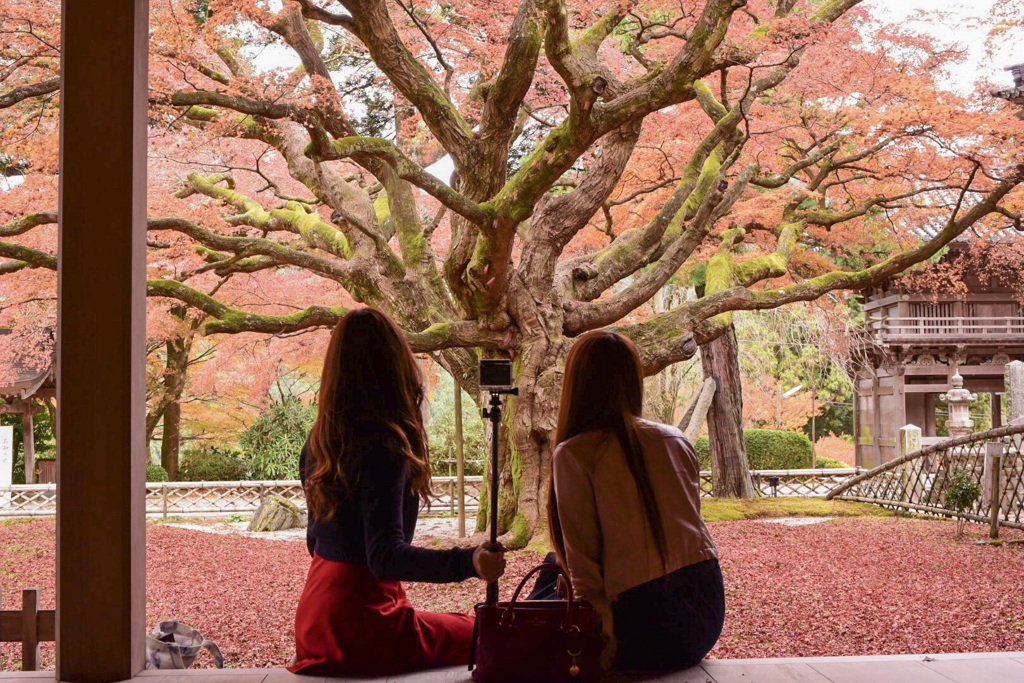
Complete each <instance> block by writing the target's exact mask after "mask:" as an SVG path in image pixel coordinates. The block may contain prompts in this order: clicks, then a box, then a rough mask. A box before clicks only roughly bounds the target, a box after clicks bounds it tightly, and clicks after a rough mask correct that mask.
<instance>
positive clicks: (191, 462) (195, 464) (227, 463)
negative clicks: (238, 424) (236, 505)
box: [178, 448, 245, 481]
mask: <svg viewBox="0 0 1024 683" xmlns="http://www.w3.org/2000/svg"><path fill="white" fill-rule="evenodd" d="M244 478H245V463H243V462H242V459H241V458H239V457H238V455H237V454H235V453H234V452H232V451H225V450H221V449H219V448H201V449H196V450H190V451H188V452H186V453H185V455H184V456H183V457H182V459H181V463H180V464H179V465H178V479H179V480H181V481H241V480H242V479H244Z"/></svg>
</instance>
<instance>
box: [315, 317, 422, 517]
mask: <svg viewBox="0 0 1024 683" xmlns="http://www.w3.org/2000/svg"><path fill="white" fill-rule="evenodd" d="M422 402H423V375H422V373H421V372H420V369H419V366H418V365H417V363H416V357H415V356H414V355H413V353H412V349H411V348H409V343H408V342H407V341H406V340H405V337H404V336H402V332H401V330H399V329H398V326H397V325H395V323H394V322H392V321H391V319H390V318H389V317H387V316H386V315H384V314H383V313H381V312H380V311H378V310H376V309H373V308H361V309H357V310H354V311H352V312H350V313H348V314H347V315H345V316H344V317H343V318H342V319H341V320H340V321H338V325H337V326H336V327H335V328H334V332H333V333H332V334H331V341H330V344H329V345H328V346H327V357H326V358H325V359H324V369H323V373H322V374H321V375H320V403H319V406H318V408H317V413H316V422H315V423H314V424H313V429H312V431H311V432H310V434H309V455H310V456H311V457H312V462H313V465H312V471H311V472H310V474H309V476H308V477H307V478H306V487H305V488H306V499H307V503H308V505H309V509H310V510H312V511H313V513H314V514H315V515H316V516H317V517H319V518H320V519H324V520H327V519H330V518H331V517H333V516H334V513H335V511H336V510H337V508H338V502H339V500H338V498H339V494H338V491H339V489H338V485H340V487H341V489H342V490H344V491H348V490H349V488H350V482H349V481H348V478H347V476H346V473H345V465H346V462H347V459H348V457H349V456H350V452H349V451H350V447H351V444H352V441H353V439H354V438H355V436H356V434H357V433H358V432H359V431H364V432H365V430H367V429H370V430H374V431H376V430H380V431H383V432H384V433H386V434H388V435H389V436H391V437H393V438H394V441H395V442H396V443H397V445H398V447H399V448H400V449H401V451H402V454H403V455H404V456H405V459H406V461H407V465H408V472H409V480H410V481H411V482H412V489H413V491H415V492H417V493H419V494H420V495H421V496H427V495H429V493H430V458H429V457H428V454H427V435H426V431H425V430H424V428H423V416H422V413H421V412H420V406H421V404H422Z"/></svg>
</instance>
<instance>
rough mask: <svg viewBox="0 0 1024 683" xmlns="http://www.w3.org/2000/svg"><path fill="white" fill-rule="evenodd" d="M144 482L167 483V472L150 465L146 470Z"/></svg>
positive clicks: (158, 466)
mask: <svg viewBox="0 0 1024 683" xmlns="http://www.w3.org/2000/svg"><path fill="white" fill-rule="evenodd" d="M146 481H167V470H165V469H164V468H163V467H161V466H160V465H150V466H149V467H147V468H146Z"/></svg>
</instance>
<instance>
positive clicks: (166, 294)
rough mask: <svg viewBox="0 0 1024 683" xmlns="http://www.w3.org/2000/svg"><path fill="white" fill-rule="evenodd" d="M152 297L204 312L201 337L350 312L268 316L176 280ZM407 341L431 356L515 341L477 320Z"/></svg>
mask: <svg viewBox="0 0 1024 683" xmlns="http://www.w3.org/2000/svg"><path fill="white" fill-rule="evenodd" d="M146 292H147V294H148V295H149V296H153V297H163V298H168V299H175V300H177V301H181V302H182V303H185V304H187V305H188V306H191V307H193V308H196V309H198V310H200V311H202V312H203V313H205V314H206V315H207V316H208V317H209V319H208V320H206V321H204V322H203V323H202V324H201V325H200V327H199V331H200V332H201V333H202V334H207V335H208V334H239V333H243V332H257V333H261V334H289V333H294V332H299V331H302V330H308V329H314V328H320V327H333V326H334V325H336V324H337V323H338V321H339V320H340V319H341V317H342V316H344V315H345V314H346V313H347V312H348V309H346V308H343V307H337V306H335V307H327V306H309V307H308V308H304V309H302V310H300V311H296V312H294V313H288V314H284V315H265V314H262V313H253V312H249V311H244V310H240V309H237V308H232V307H229V306H227V305H225V304H224V303H222V302H220V301H218V300H217V299H216V298H214V297H212V296H210V295H208V294H205V293H204V292H200V291H198V290H196V289H193V288H191V287H189V286H188V285H186V284H184V283H181V282H178V281H177V280H150V281H149V282H148V283H146ZM405 336H406V339H408V340H409V344H410V345H411V346H412V348H413V350H414V351H416V352H417V353H431V352H434V351H441V350H444V349H452V348H473V347H480V346H483V347H487V348H500V347H502V345H505V344H508V343H511V342H512V340H511V339H510V338H509V337H508V336H507V335H506V334H505V333H504V332H498V331H493V330H487V329H484V328H482V327H480V325H479V324H478V323H477V322H476V321H472V320H469V321H459V322H451V323H438V324H435V325H432V326H430V327H428V328H426V329H424V330H422V331H419V332H408V331H407V332H406V333H405Z"/></svg>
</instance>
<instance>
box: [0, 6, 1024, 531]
mask: <svg viewBox="0 0 1024 683" xmlns="http://www.w3.org/2000/svg"><path fill="white" fill-rule="evenodd" d="M858 4H859V0H751V1H749V2H745V1H744V0H706V1H704V0H702V1H698V0H681V1H679V2H664V1H653V0H652V1H648V2H639V1H637V0H620V1H617V2H608V1H580V2H571V3H570V2H566V1H565V0H521V1H520V2H518V3H507V2H480V1H479V0H476V1H472V2H471V1H466V0H453V1H452V2H446V3H443V4H438V3H431V2H426V1H424V0H394V1H393V2H385V1H384V0H364V1H360V0H342V1H341V2H322V1H320V0H285V1H284V2H261V1H257V0H209V1H206V0H151V12H152V17H153V20H152V22H151V57H150V73H151V77H150V88H151V92H150V98H151V117H150V125H151V145H150V146H151V152H150V154H151V159H152V162H151V191H150V220H149V230H150V233H151V243H150V276H151V279H150V281H149V285H148V288H149V294H150V296H151V299H152V301H153V304H152V305H153V307H154V314H157V313H159V315H160V316H164V317H166V316H170V318H173V317H174V315H173V312H174V311H178V310H179V308H180V307H184V308H185V309H186V310H187V312H186V313H185V316H186V317H187V318H188V319H189V320H190V321H192V322H191V323H189V324H190V325H191V326H193V327H194V329H195V332H196V333H197V334H199V335H224V334H247V333H258V334H265V335H278V336H282V335H290V334H295V333H299V332H302V331H304V330H309V329H313V328H322V327H324V326H330V325H332V324H333V323H334V322H335V321H337V320H338V318H339V316H341V315H343V314H344V312H345V310H346V309H347V308H348V307H349V306H351V305H352V304H353V303H354V302H361V303H365V304H369V305H373V306H377V307H379V308H381V309H383V310H385V311H387V312H388V313H390V314H391V315H392V316H393V317H394V318H395V319H396V321H398V322H399V324H400V325H401V326H402V327H403V329H404V330H405V331H406V334H407V336H408V338H409V341H410V342H411V344H412V346H413V348H414V349H415V350H417V351H419V352H422V353H428V354H431V355H432V356H433V357H434V358H435V359H436V360H438V362H440V363H441V364H442V365H444V366H445V367H446V368H447V369H448V370H449V371H450V372H451V373H452V375H453V376H454V377H455V378H456V380H457V381H458V382H459V383H460V384H461V385H462V386H463V387H464V388H466V389H467V390H468V391H470V393H471V394H473V395H475V394H476V393H477V392H476V386H475V374H476V365H477V361H478V359H479V358H480V357H481V356H482V355H487V356H505V357H511V358H513V359H514V369H515V377H516V381H517V383H518V386H519V387H520V392H521V393H520V396H519V397H518V398H515V399H513V400H511V402H510V403H511V405H510V410H508V411H507V413H506V415H507V418H506V421H505V424H504V429H505V435H506V437H507V438H505V439H503V443H504V449H503V453H502V461H501V465H500V472H499V474H498V476H500V478H501V482H502V485H503V486H502V495H501V498H500V500H499V501H497V504H498V506H499V513H500V514H499V519H500V523H501V526H502V531H503V532H509V531H510V532H512V534H511V540H512V542H513V543H517V544H518V543H523V542H525V541H526V540H528V539H529V537H530V535H531V534H532V533H533V532H534V531H535V530H536V528H537V527H538V525H539V524H541V520H542V519H543V514H542V509H543V501H544V489H545V484H546V477H547V473H548V471H549V463H550V456H551V452H552V449H553V446H554V444H553V429H554V422H555V414H556V408H557V403H558V399H559V387H560V383H561V375H562V367H563V361H564V358H565V355H566V353H567V352H568V349H569V348H570V346H571V344H572V341H573V338H574V337H576V336H578V335H579V334H581V333H583V332H585V331H587V330H591V329H596V328H600V327H606V326H611V327H614V328H616V329H619V330H621V331H622V332H623V333H625V334H627V335H629V336H630V337H631V338H632V339H634V340H635V341H636V343H637V345H638V346H639V348H640V351H641V354H642V357H643V362H644V366H645V371H646V372H648V373H652V374H653V373H656V372H658V371H660V370H661V369H663V368H665V367H667V366H668V365H670V364H672V363H675V362H678V361H680V360H683V359H686V358H689V357H691V356H693V355H694V353H695V352H696V350H697V348H698V346H703V349H704V354H703V355H704V360H705V371H706V372H708V373H724V374H725V375H728V374H729V373H730V372H732V371H733V370H735V371H736V372H738V365H737V363H736V362H735V355H736V354H735V335H734V333H733V329H732V325H731V319H730V312H731V311H734V310H741V309H746V310H753V309H766V308H774V307H778V306H782V305H785V304H788V303H791V302H795V301H808V300H813V299H816V298H818V297H821V296H823V295H825V294H827V293H829V292H833V291H838V290H850V289H858V288H861V287H865V286H869V285H872V284H876V283H878V282H880V281H882V280H883V279H885V278H887V277H889V276H891V275H893V274H895V273H898V272H901V271H903V270H905V269H907V268H909V267H911V266H913V265H914V264H917V263H921V262H923V261H925V260H927V259H929V258H931V257H933V256H934V255H936V254H937V253H939V251H940V250H941V249H942V247H943V246H944V245H945V244H947V243H948V242H949V241H950V240H952V239H954V238H957V237H958V236H960V235H962V234H963V233H964V232H965V231H967V230H968V229H973V230H974V231H976V232H978V233H979V234H980V233H984V232H985V231H988V230H996V229H999V228H1002V227H1004V226H1005V224H1006V223H1007V221H1012V220H1016V217H1017V203H1018V200H1017V199H1016V197H1015V192H1014V190H1015V188H1017V186H1018V184H1019V183H1020V182H1021V179H1022V177H1024V171H1022V167H1021V163H1022V161H1024V160H1022V159H1021V156H1020V152H1019V149H1020V145H1019V134H1020V127H1019V126H1020V123H1019V121H1017V120H1016V119H1014V118H1013V117H1012V116H1011V112H1010V109H1009V107H1008V106H1007V105H1005V104H1004V103H1001V102H995V101H991V100H989V99H982V98H979V97H973V96H972V97H964V96H959V95H955V94H953V93H950V92H948V91H946V90H943V89H942V88H940V87H939V86H938V84H937V79H938V78H939V74H940V73H941V68H942V66H943V65H944V64H945V63H947V62H948V61H950V60H953V59H956V54H955V53H954V52H950V51H948V50H944V49H941V48H940V46H936V45H935V44H933V42H932V41H931V40H930V39H928V38H927V37H923V36H920V35H914V34H911V33H908V32H906V31H904V30H901V29H899V28H898V27H887V26H882V25H879V24H875V23H872V21H871V20H870V17H869V16H868V14H867V13H866V12H865V11H863V10H862V9H861V8H858V7H857V5H858ZM0 8H3V10H4V12H3V14H4V16H3V31H2V35H3V40H4V44H3V53H2V55H3V56H2V58H0V59H2V61H0V83H2V84H3V85H0V126H2V131H3V132H2V133H0V146H2V149H0V154H2V155H3V159H4V160H5V163H6V164H7V166H8V167H9V168H11V169H12V170H11V171H10V172H11V173H17V174H24V176H23V180H24V182H22V183H21V184H20V185H19V186H17V187H15V188H13V189H12V190H11V191H9V192H7V193H6V194H4V195H3V202H4V205H3V207H2V208H3V211H4V214H6V216H7V217H6V218H5V219H4V220H7V222H6V223H5V224H3V225H0V257H2V258H3V259H4V260H3V261H0V273H3V274H4V277H0V287H2V288H3V290H2V291H3V292H4V294H3V295H4V296H5V297H7V299H6V300H7V301H8V302H10V303H7V304H5V308H4V311H3V312H2V313H0V316H2V317H0V323H6V324H9V325H11V324H13V325H14V326H15V327H17V328H18V329H23V330H32V329H34V328H35V327H39V328H43V327H45V326H44V325H42V324H41V323H38V322H37V321H39V320H45V315H43V314H40V313H39V311H42V312H43V313H45V312H46V311H48V310H50V309H48V308H47V306H51V307H52V301H40V300H39V299H47V298H49V299H51V300H52V295H50V296H49V297H46V296H40V295H38V292H52V285H53V277H54V276H53V271H54V268H55V264H56V259H55V248H56V245H55V243H54V242H55V230H54V229H53V227H52V226H53V224H54V223H55V221H56V219H57V217H56V215H55V213H54V211H53V206H54V196H53V192H52V189H53V187H54V186H55V172H56V145H55V137H54V136H55V135H56V131H57V125H56V124H57V111H58V106H59V103H58V93H57V87H56V81H54V78H55V77H56V73H57V68H58V64H59V40H58V34H59V31H58V29H57V24H56V21H55V17H56V15H57V14H58V12H57V9H58V4H57V3H55V2H54V3H35V2H28V1H27V0H0ZM97 106H104V105H103V103H102V102H97ZM435 163H437V164H439V165H442V166H444V165H445V164H447V167H448V168H450V169H451V173H450V176H449V177H446V178H444V179H441V178H438V177H437V175H435V173H433V172H429V171H427V170H426V169H427V167H428V166H430V165H431V164H435ZM12 165H13V166H12ZM446 175H447V174H446ZM111 191H112V192H116V191H117V188H111ZM97 220H102V217H100V216H98V217H97ZM681 277H683V278H688V281H689V282H691V283H692V284H694V285H695V286H696V291H697V292H698V293H699V296H698V297H696V298H694V297H690V298H685V297H683V298H681V299H680V300H679V301H678V302H676V303H675V304H674V305H673V306H672V307H671V308H670V309H669V310H663V311H660V312H652V311H650V310H648V307H647V306H648V302H649V301H650V300H651V299H652V297H654V295H655V294H656V293H657V292H658V291H659V290H661V289H662V288H663V286H665V285H666V283H669V282H670V281H673V280H674V279H678V278H681ZM47 288H49V289H47ZM33 292H36V293H37V294H33ZM172 309H173V311H172ZM168 325H169V326H173V325H171V324H170V323H168ZM22 334H23V336H22V337H21V339H22V341H23V342H24V341H25V340H26V339H29V338H30V337H29V336H26V335H30V332H23V333H22ZM43 336H44V335H40V339H42V337H43ZM40 344H43V341H40ZM21 346H22V349H24V348H28V347H29V346H32V344H28V343H22V345H21ZM33 348H34V347H33ZM725 385H726V390H725V391H721V392H720V393H721V398H720V399H719V398H716V401H720V403H718V404H717V406H716V408H714V409H713V410H712V419H711V429H712V431H713V432H714V433H715V434H718V435H719V436H720V437H721V438H720V442H721V443H723V444H726V445H728V444H729V443H733V442H735V440H736V430H738V429H739V422H738V420H739V419H740V418H739V417H738V416H739V415H740V413H739V412H738V403H737V400H736V396H735V390H736V387H734V386H733V387H732V390H733V391H732V394H730V383H729V382H725ZM730 439H732V441H730ZM716 457H718V458H726V457H729V453H727V452H724V453H723V452H720V453H718V454H717V455H716ZM740 464H742V463H740ZM741 488H742V484H737V483H736V482H732V483H731V484H730V482H721V484H720V490H722V491H723V492H725V493H732V494H742V493H743V491H742V490H740V489H741Z"/></svg>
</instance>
